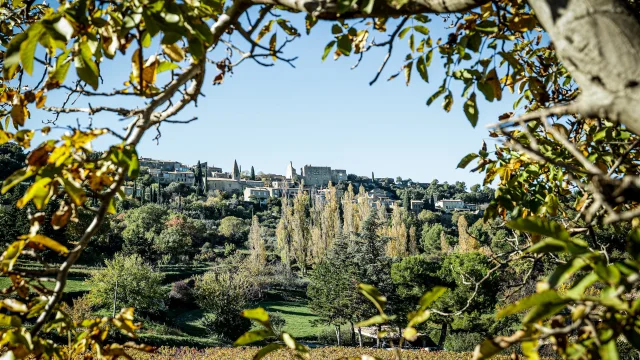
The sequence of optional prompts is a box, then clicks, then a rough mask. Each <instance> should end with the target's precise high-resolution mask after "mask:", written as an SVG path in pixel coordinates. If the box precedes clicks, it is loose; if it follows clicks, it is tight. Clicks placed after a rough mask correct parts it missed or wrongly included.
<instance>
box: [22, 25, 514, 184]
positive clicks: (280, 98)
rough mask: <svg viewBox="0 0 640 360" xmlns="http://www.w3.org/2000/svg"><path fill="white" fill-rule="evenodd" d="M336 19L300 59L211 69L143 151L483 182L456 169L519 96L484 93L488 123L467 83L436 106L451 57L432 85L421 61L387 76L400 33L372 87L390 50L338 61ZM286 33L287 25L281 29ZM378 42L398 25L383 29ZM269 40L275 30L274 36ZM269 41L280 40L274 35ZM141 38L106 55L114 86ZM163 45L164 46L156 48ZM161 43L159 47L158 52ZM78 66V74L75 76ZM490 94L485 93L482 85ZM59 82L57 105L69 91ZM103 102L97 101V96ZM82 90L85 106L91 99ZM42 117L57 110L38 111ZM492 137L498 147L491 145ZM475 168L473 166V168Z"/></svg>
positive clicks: (292, 49)
mask: <svg viewBox="0 0 640 360" xmlns="http://www.w3.org/2000/svg"><path fill="white" fill-rule="evenodd" d="M294 25H297V27H298V29H300V30H302V31H304V18H303V17H300V16H297V17H294ZM445 25H446V24H444V23H443V21H442V20H441V19H440V18H437V17H434V21H433V22H432V23H431V24H430V28H431V30H432V37H433V38H434V40H435V39H437V38H438V37H444V38H446V34H447V33H448V31H447V30H445ZM330 26H331V23H319V24H318V25H317V26H316V27H315V28H314V29H313V31H312V33H311V35H310V36H306V35H304V34H303V36H302V37H301V38H299V39H297V40H296V41H294V42H293V43H291V44H290V45H289V46H288V48H287V50H286V54H285V55H286V56H290V57H294V56H298V59H297V60H296V61H295V62H294V64H295V66H296V68H292V67H290V66H289V65H287V64H286V63H282V62H277V63H276V65H275V66H273V67H262V66H259V65H257V64H255V63H253V62H251V61H245V62H244V63H243V64H242V65H241V66H239V67H237V68H236V69H235V71H234V73H233V75H231V76H227V77H226V78H225V81H224V83H223V84H222V85H219V86H214V85H212V79H213V77H214V76H215V75H216V74H217V70H216V69H215V68H214V67H213V66H208V68H207V80H206V81H205V85H204V87H203V90H202V91H203V93H204V94H205V95H206V97H204V98H200V99H199V101H198V106H197V107H193V106H192V107H189V108H188V109H185V110H183V112H182V113H180V114H179V116H177V117H176V118H175V119H178V120H186V119H189V118H191V117H194V116H197V117H198V120H197V121H195V122H192V123H190V124H186V125H185V124H163V125H162V127H161V128H160V131H161V133H162V136H161V138H160V140H159V143H158V144H156V142H155V141H154V140H153V138H154V137H155V136H156V132H155V131H149V132H148V134H147V135H145V138H144V139H143V140H142V142H141V144H140V145H139V146H138V153H139V155H140V156H144V157H151V158H156V159H163V160H176V161H181V162H183V163H185V164H188V165H192V164H195V163H196V162H197V161H198V160H200V161H203V162H204V161H207V162H208V163H209V164H210V165H215V166H218V167H222V168H223V170H224V171H230V170H231V166H232V165H233V161H234V160H237V161H238V164H239V165H241V166H242V169H243V170H249V169H250V168H251V166H254V168H255V171H256V172H260V171H262V172H265V173H276V174H284V173H285V170H286V168H287V165H288V163H289V161H292V162H293V165H294V167H295V168H296V169H300V167H302V166H304V165H305V164H311V165H315V166H330V167H332V168H334V169H345V170H346V171H347V172H348V173H350V174H356V175H363V176H370V175H371V173H372V172H374V173H375V176H376V177H377V178H380V177H393V178H395V177H397V176H401V177H402V178H403V179H407V178H411V179H412V180H414V181H419V182H430V181H431V180H433V179H438V180H439V181H440V182H443V181H448V182H450V183H451V182H455V181H464V182H466V183H467V185H468V186H470V185H472V184H476V183H481V182H482V179H483V177H482V175H479V174H472V173H470V172H469V171H468V170H462V169H456V166H457V164H458V162H459V161H460V159H461V158H462V157H464V156H465V155H466V154H468V153H470V152H477V151H478V150H479V149H480V147H481V145H482V141H483V140H485V141H487V142H489V138H488V130H487V129H486V128H485V125H486V124H489V123H493V122H495V121H497V117H498V116H499V115H500V114H502V113H504V112H507V111H511V109H512V108H511V107H512V104H513V101H510V100H512V96H509V95H507V96H506V97H505V98H504V99H503V101H501V102H497V103H487V102H485V101H484V100H482V101H479V109H480V120H479V123H478V125H477V127H476V128H473V127H472V126H471V125H470V124H469V122H468V121H467V119H466V117H465V115H464V113H463V111H462V103H463V99H462V98H461V97H460V94H461V92H462V91H461V89H459V88H454V99H455V102H454V105H453V109H452V111H451V112H450V113H446V112H445V111H444V110H442V107H441V104H442V101H443V99H442V98H440V99H438V100H436V102H435V103H434V104H432V105H431V106H426V100H427V98H429V96H430V95H431V94H432V93H434V92H435V91H436V90H437V88H438V86H439V85H440V84H441V83H442V78H443V77H442V75H443V74H442V73H443V70H442V67H441V66H440V63H439V59H438V57H439V55H438V54H437V53H436V54H434V62H433V64H432V66H431V67H430V68H429V73H430V79H431V81H430V83H429V84H427V83H424V82H423V81H422V80H421V79H420V77H419V75H418V73H417V72H416V71H415V69H414V71H413V74H412V75H413V76H412V82H411V84H410V85H409V86H406V85H405V82H404V78H403V76H402V75H401V76H399V77H398V78H396V79H395V80H393V81H387V78H388V77H389V76H390V75H391V74H393V73H395V72H397V71H398V70H399V69H400V67H401V65H402V59H403V58H404V56H405V55H406V54H407V52H408V46H407V38H408V36H407V37H405V39H404V40H397V41H396V45H395V47H394V53H393V56H392V57H391V59H390V61H389V63H388V64H387V68H386V69H385V72H384V73H383V75H382V76H381V77H380V79H379V80H378V82H377V83H376V84H374V85H373V86H369V81H371V79H372V78H373V77H374V75H375V73H376V71H377V69H378V68H379V66H380V64H381V62H382V60H383V57H384V55H385V51H384V50H382V49H381V50H380V51H371V52H369V53H367V54H366V55H365V56H364V59H363V61H362V62H361V64H360V65H359V66H358V68H356V69H355V70H351V67H352V66H353V65H354V64H355V63H356V60H357V58H356V57H354V56H351V57H348V58H344V57H343V58H341V59H339V60H338V61H333V58H332V55H330V56H329V57H328V58H327V60H326V61H325V62H323V61H322V60H321V57H322V53H323V49H324V46H325V45H326V44H327V43H328V42H329V41H330V40H332V36H331V31H330ZM283 35H284V33H283V32H282V31H281V30H279V33H278V36H279V37H281V36H283ZM376 36H378V41H379V42H381V41H384V40H386V36H387V35H376ZM263 41H265V40H263ZM267 41H268V39H267ZM133 48H134V47H133V46H132V47H131V48H130V49H129V51H128V52H127V55H126V56H124V57H122V56H121V57H120V58H119V59H120V61H105V62H104V63H103V64H102V65H101V71H102V75H103V77H104V79H105V84H103V85H101V89H100V90H103V91H108V90H111V89H112V88H113V87H114V86H117V84H122V83H123V82H124V81H126V80H127V79H128V76H129V72H130V65H129V62H128V58H129V57H130V54H131V53H132V52H133V50H134V49H133ZM154 48H157V46H155V45H152V47H151V49H154ZM154 51H155V50H154ZM223 51H224V49H223V48H222V46H219V47H218V48H217V49H216V51H214V52H212V53H210V58H212V59H215V60H218V59H220V57H221V55H222V53H223ZM72 72H73V67H72V69H71V70H70V72H69V73H70V76H69V78H68V79H69V80H71V79H73V78H74V77H75V75H74V74H72ZM478 97H479V98H482V96H481V95H480V94H478ZM63 98H64V94H63V93H62V92H60V91H58V94H57V95H52V96H50V97H49V99H48V101H47V102H48V104H49V105H51V104H55V102H56V101H58V102H59V101H61V100H62V99H63ZM91 101H95V102H94V103H93V104H94V105H95V104H96V102H98V100H97V99H95V98H92V99H91ZM127 101H128V99H126V98H124V99H113V98H109V99H107V100H106V103H107V104H109V105H116V104H114V102H116V103H117V105H127V104H128V103H127ZM84 105H85V104H84V103H83V101H82V100H79V101H78V102H77V103H76V104H74V106H84ZM34 114H36V116H35V117H36V118H38V117H46V118H51V115H48V114H43V113H42V112H35V113H34ZM76 119H78V120H79V121H84V122H85V123H86V118H84V117H81V116H76V115H72V116H70V117H67V118H66V119H62V120H61V122H60V125H63V124H64V121H67V122H69V121H71V122H72V123H75V121H76ZM124 125H125V123H121V122H119V121H118V120H117V119H116V118H115V117H113V116H112V115H109V116H94V118H93V126H96V127H97V126H110V127H116V128H122V127H123V126H124ZM114 141H115V138H107V139H103V140H99V141H97V142H96V144H95V148H96V149H104V148H106V146H108V145H109V144H112V143H113V142H114ZM490 146H491V145H490ZM469 168H471V166H470V167H469Z"/></svg>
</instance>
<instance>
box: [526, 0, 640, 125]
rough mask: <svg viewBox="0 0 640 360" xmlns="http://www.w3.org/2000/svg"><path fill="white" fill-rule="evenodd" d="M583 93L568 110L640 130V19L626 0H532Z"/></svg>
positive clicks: (567, 112) (558, 54) (533, 6)
mask: <svg viewBox="0 0 640 360" xmlns="http://www.w3.org/2000/svg"><path fill="white" fill-rule="evenodd" d="M528 1H529V4H530V5H531V7H532V8H533V9H534V10H535V14H536V17H537V18H538V21H539V22H540V24H542V26H543V27H544V29H545V30H546V31H547V32H548V34H549V37H550V38H551V41H552V42H553V44H554V46H555V49H556V54H557V56H558V58H559V59H560V60H561V61H562V63H563V64H564V66H565V67H566V68H567V70H569V72H570V73H571V76H572V77H573V79H574V80H575V81H576V83H577V84H578V85H579V86H580V89H581V91H582V93H581V94H580V95H579V96H578V98H577V100H576V101H575V103H574V104H573V106H572V107H571V108H568V109H566V111H564V112H563V114H570V113H580V114H581V115H582V116H583V117H606V118H608V119H610V120H612V121H618V122H620V123H622V124H624V125H626V126H627V127H628V128H629V129H630V130H631V131H633V132H635V133H636V134H640V112H639V111H637V109H636V104H637V102H638V100H640V67H639V66H638V63H639V62H640V36H638V34H640V23H638V20H637V19H636V18H635V17H634V16H633V14H631V12H629V10H628V9H627V8H626V6H625V4H624V3H623V2H622V1H621V0H528Z"/></svg>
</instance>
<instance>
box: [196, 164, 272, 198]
mask: <svg viewBox="0 0 640 360" xmlns="http://www.w3.org/2000/svg"><path fill="white" fill-rule="evenodd" d="M240 169H241V168H240V167H239V166H238V162H237V161H235V160H234V161H233V170H232V172H231V174H226V173H219V172H214V173H212V175H213V176H212V177H207V187H208V188H209V190H220V191H226V192H236V193H240V194H242V193H243V192H244V189H246V188H255V187H263V186H264V183H263V182H262V181H261V180H248V179H244V180H243V179H241V177H240V171H241V170H240Z"/></svg>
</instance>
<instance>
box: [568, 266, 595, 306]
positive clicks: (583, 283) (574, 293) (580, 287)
mask: <svg viewBox="0 0 640 360" xmlns="http://www.w3.org/2000/svg"><path fill="white" fill-rule="evenodd" d="M596 281H598V275H597V274H596V273H594V272H590V273H588V274H587V275H586V276H584V277H583V278H582V279H580V281H578V283H576V284H575V285H573V287H572V288H571V290H569V291H567V294H566V296H567V297H568V298H570V299H574V300H578V299H580V298H581V297H582V295H584V292H585V291H586V290H587V289H588V288H589V287H590V286H591V285H593V284H595V282H596Z"/></svg>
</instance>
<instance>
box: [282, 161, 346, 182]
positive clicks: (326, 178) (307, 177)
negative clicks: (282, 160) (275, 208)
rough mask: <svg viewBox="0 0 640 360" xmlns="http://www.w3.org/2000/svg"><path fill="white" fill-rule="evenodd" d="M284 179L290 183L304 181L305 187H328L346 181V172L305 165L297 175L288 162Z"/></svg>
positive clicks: (327, 167) (326, 167) (291, 164)
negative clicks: (290, 181) (330, 184)
mask: <svg viewBox="0 0 640 360" xmlns="http://www.w3.org/2000/svg"><path fill="white" fill-rule="evenodd" d="M286 178H287V180H292V181H296V180H298V181H304V185H305V186H311V187H325V186H328V185H329V182H332V183H333V184H337V183H339V182H340V181H344V180H347V171H346V170H338V169H336V170H332V169H331V167H329V166H312V165H305V166H304V167H302V168H301V169H300V174H298V173H297V172H296V169H295V168H294V167H293V163H292V162H291V161H290V162H289V166H287V173H286Z"/></svg>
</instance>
